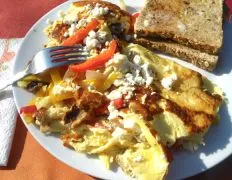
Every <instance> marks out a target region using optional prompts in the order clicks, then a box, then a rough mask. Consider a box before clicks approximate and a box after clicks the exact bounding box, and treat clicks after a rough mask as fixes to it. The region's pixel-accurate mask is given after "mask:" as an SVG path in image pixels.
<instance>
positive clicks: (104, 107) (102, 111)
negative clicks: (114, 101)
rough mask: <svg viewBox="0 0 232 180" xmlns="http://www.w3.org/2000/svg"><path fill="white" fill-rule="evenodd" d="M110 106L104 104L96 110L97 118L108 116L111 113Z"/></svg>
mask: <svg viewBox="0 0 232 180" xmlns="http://www.w3.org/2000/svg"><path fill="white" fill-rule="evenodd" d="M108 106H109V103H106V104H102V105H101V106H99V107H98V108H96V109H95V110H94V112H95V114H96V115H97V116H100V115H105V114H108V112H109V111H108Z"/></svg>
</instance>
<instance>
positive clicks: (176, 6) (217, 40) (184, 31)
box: [135, 0, 223, 54]
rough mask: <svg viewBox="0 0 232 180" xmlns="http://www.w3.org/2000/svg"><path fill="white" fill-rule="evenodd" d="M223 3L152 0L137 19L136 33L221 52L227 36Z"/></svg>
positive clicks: (213, 0)
mask: <svg viewBox="0 0 232 180" xmlns="http://www.w3.org/2000/svg"><path fill="white" fill-rule="evenodd" d="M222 6H223V1H222V0H204V1H199V0H185V1H183V0H176V1H171V0H162V1H160V0H148V1H147V3H146V5H145V6H144V8H143V9H142V11H141V14H140V16H139V17H138V18H137V21H136V23H135V32H136V33H137V34H138V35H139V36H143V37H148V36H149V37H162V38H167V39H171V40H173V41H175V42H178V43H180V44H183V45H186V46H188V47H192V48H194V49H197V50H200V51H201V52H206V53H208V54H217V53H218V52H219V49H220V47H221V45H222V36H223V31H222V12H223V11H222Z"/></svg>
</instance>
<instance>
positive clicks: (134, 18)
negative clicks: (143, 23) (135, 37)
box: [131, 12, 140, 29]
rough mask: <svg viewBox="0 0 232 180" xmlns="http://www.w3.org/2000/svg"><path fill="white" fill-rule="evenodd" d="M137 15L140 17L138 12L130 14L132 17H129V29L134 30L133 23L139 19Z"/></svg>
mask: <svg viewBox="0 0 232 180" xmlns="http://www.w3.org/2000/svg"><path fill="white" fill-rule="evenodd" d="M139 15H140V13H139V12H136V13H133V14H132V16H131V29H134V25H135V21H136V19H137V17H139Z"/></svg>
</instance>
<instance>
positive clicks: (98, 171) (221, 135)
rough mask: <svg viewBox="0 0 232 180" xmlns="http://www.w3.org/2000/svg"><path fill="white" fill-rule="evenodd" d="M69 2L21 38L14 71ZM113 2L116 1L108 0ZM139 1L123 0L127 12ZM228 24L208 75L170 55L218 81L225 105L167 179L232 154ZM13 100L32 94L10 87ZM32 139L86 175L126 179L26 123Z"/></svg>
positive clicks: (21, 66)
mask: <svg viewBox="0 0 232 180" xmlns="http://www.w3.org/2000/svg"><path fill="white" fill-rule="evenodd" d="M70 2H71V1H68V2H66V3H64V4H62V5H60V6H58V7H56V8H55V9H53V10H52V11H50V12H49V13H47V14H46V15H45V16H43V17H42V18H41V19H40V20H39V21H38V22H37V23H36V24H35V25H34V26H33V27H32V28H31V29H30V31H29V32H28V33H27V35H26V36H25V38H24V41H23V43H22V45H21V47H20V49H19V51H18V53H17V56H16V61H15V64H14V70H13V72H14V73H17V72H19V71H21V70H23V69H24V67H25V66H26V64H27V62H28V61H29V60H30V59H32V57H33V55H34V54H36V52H38V51H39V50H41V49H42V48H43V44H45V42H46V37H45V36H44V34H43V29H44V28H45V27H46V26H47V25H46V23H45V21H46V19H48V18H49V19H51V20H52V19H55V18H56V17H57V12H58V11H59V10H64V9H67V8H68V7H69V4H70ZM111 2H113V3H116V4H117V2H118V1H117V0H111ZM143 2H144V1H143V0H133V3H132V1H131V0H126V4H127V5H128V9H129V11H130V12H135V11H137V10H138V9H139V8H141V6H142V5H143ZM231 32H232V24H227V23H226V24H224V44H223V48H222V52H221V60H220V62H219V65H218V68H217V70H216V71H215V72H214V73H213V74H212V73H208V72H206V71H203V70H200V69H198V68H196V67H194V66H192V65H190V64H188V63H184V62H182V61H179V60H178V59H175V58H171V59H173V60H174V61H177V62H178V63H181V64H182V65H184V66H187V67H190V68H192V69H195V70H197V71H199V72H200V73H202V74H203V75H205V76H207V77H208V78H209V79H211V80H213V81H214V82H215V83H216V84H218V85H219V86H220V87H221V88H222V89H223V91H224V92H225V93H226V96H227V98H228V104H227V105H224V106H223V107H222V108H221V110H220V115H221V122H220V124H219V125H217V126H215V127H212V128H211V129H210V131H209V133H208V134H207V135H206V138H205V143H206V146H204V147H201V148H200V149H199V150H198V151H197V152H195V153H190V152H180V153H177V154H175V155H174V158H175V159H174V161H173V163H172V165H171V168H170V172H169V174H168V179H182V178H186V177H189V176H192V175H195V174H198V173H200V172H203V171H205V170H207V169H209V168H210V167H212V166H214V165H216V164H218V163H219V162H221V161H222V160H224V159H225V158H226V157H228V156H229V155H230V154H231V153H232V142H231V140H232V122H231V121H232V119H231V116H232V105H231V102H232V73H231V68H232V61H231V60H232V34H231ZM13 93H14V100H15V103H16V105H17V108H18V110H19V108H20V107H22V106H25V105H26V104H27V102H28V101H29V100H30V99H31V97H32V94H30V93H28V92H26V91H25V90H23V89H20V88H17V87H13ZM26 126H27V128H28V130H29V131H30V133H31V134H32V135H33V136H34V138H35V139H36V140H37V141H38V142H39V143H40V144H41V145H42V146H43V147H44V148H45V149H46V150H47V151H49V152H50V153H51V154H53V155H54V156H55V157H56V158H57V159H59V160H61V161H62V162H64V163H66V164H67V165H69V166H71V167H73V168H75V169H78V170H80V171H82V172H85V173H87V174H90V175H93V176H96V177H99V178H104V179H120V180H121V179H128V177H127V176H126V175H125V174H124V173H123V172H122V171H121V169H120V168H116V167H115V168H114V169H112V170H106V169H105V167H104V165H103V164H102V162H100V161H99V160H98V159H96V158H94V157H87V156H86V155H84V154H80V153H76V152H74V151H73V150H70V149H68V148H66V147H64V146H63V145H62V143H61V141H60V140H59V138H57V137H55V136H46V135H44V134H42V133H41V132H40V131H39V130H38V129H37V128H35V126H33V125H26Z"/></svg>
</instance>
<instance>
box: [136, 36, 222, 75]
mask: <svg viewBox="0 0 232 180" xmlns="http://www.w3.org/2000/svg"><path fill="white" fill-rule="evenodd" d="M135 43H137V44H140V45H142V46H145V47H147V48H149V49H151V50H158V51H160V52H163V53H167V54H170V55H173V56H175V57H178V58H181V59H182V60H185V61H187V62H189V63H192V64H194V65H196V66H198V67H200V68H201V69H205V70H207V71H213V70H214V69H215V67H216V65H217V62H218V56H217V55H210V54H207V53H204V52H201V51H199V50H196V49H193V48H190V47H187V46H184V45H181V44H178V43H175V42H171V41H163V40H158V39H157V40H154V39H152V40H151V39H147V38H137V39H135Z"/></svg>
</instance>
